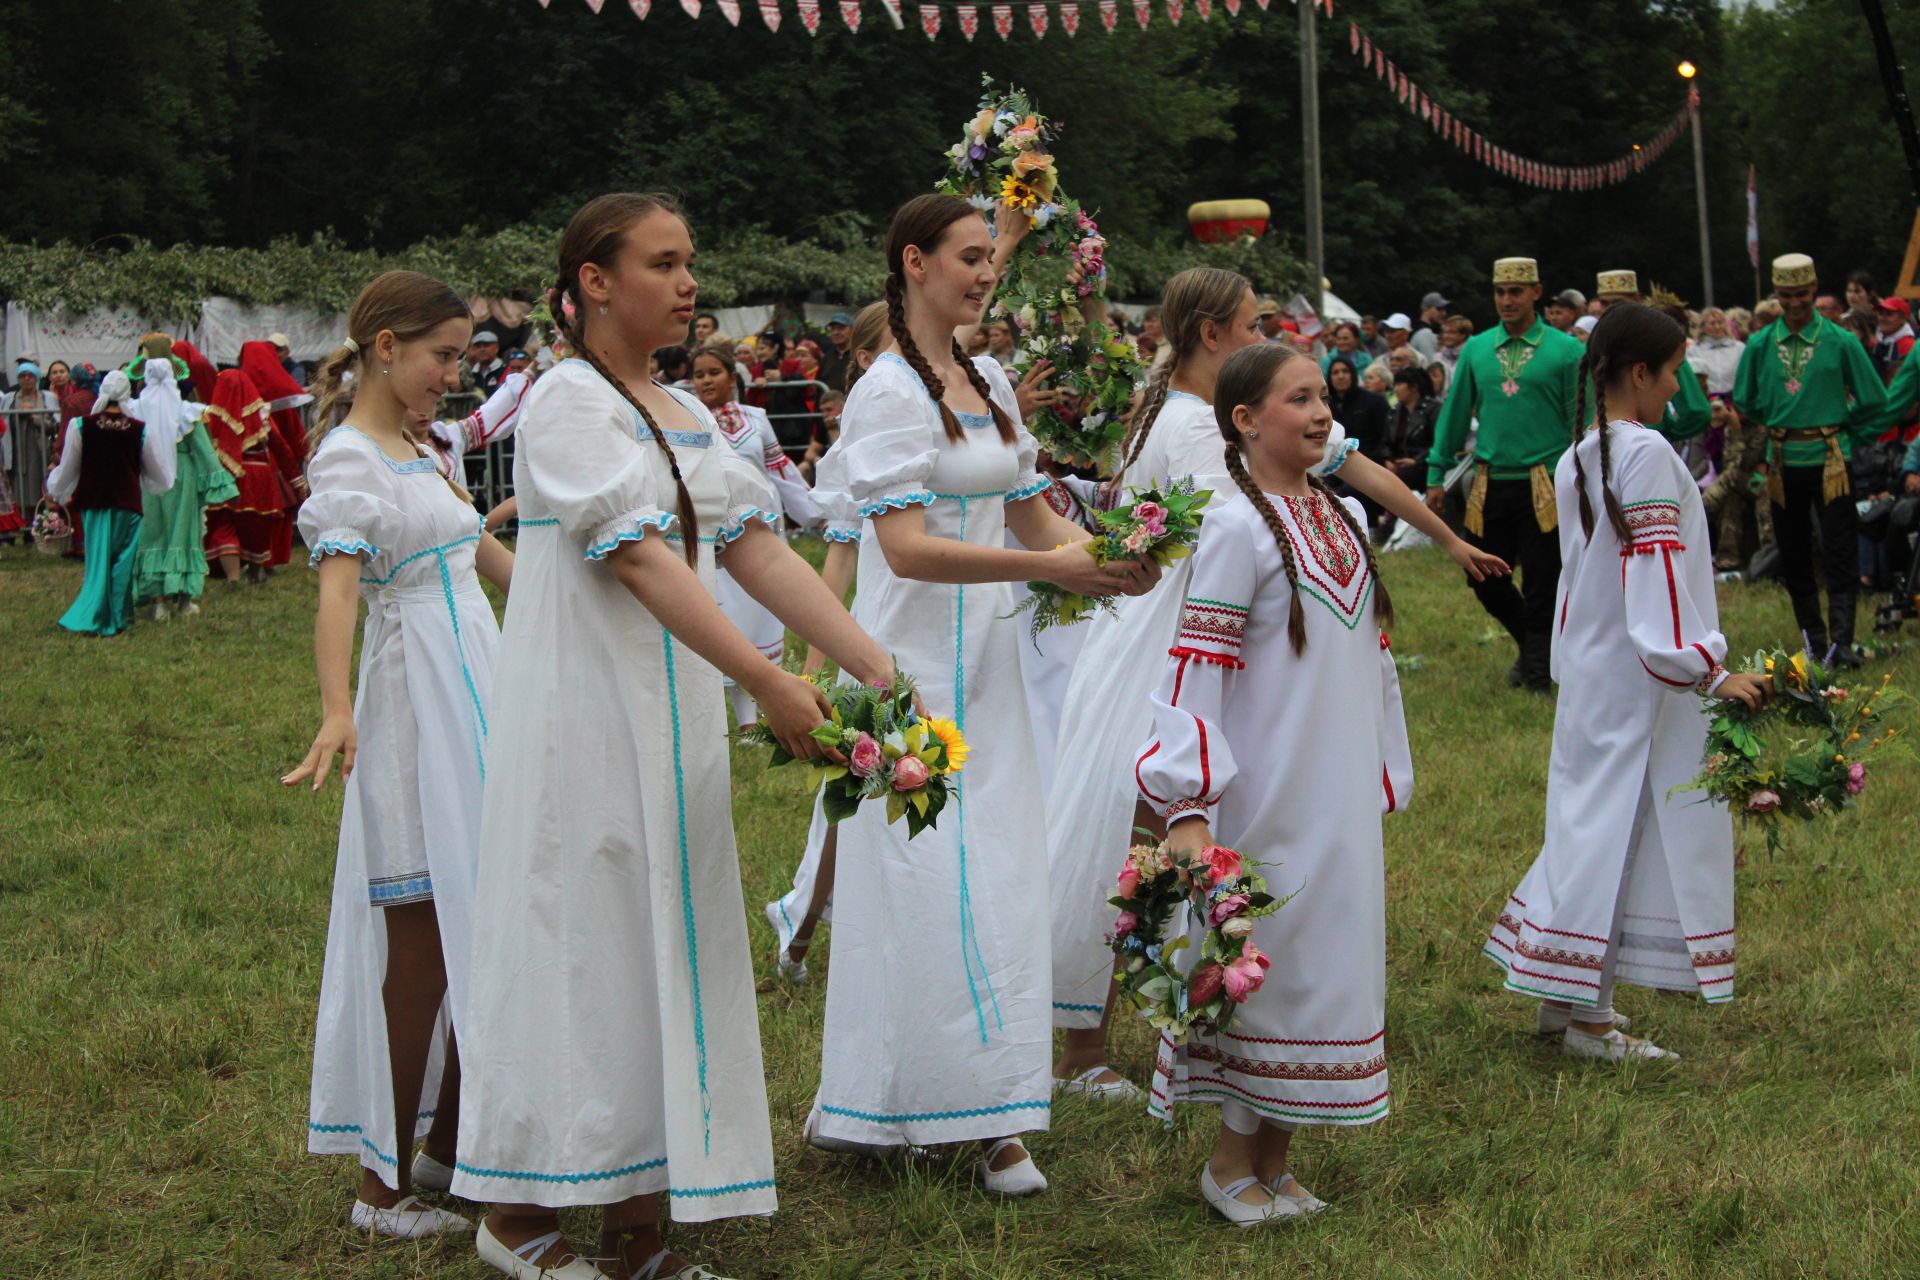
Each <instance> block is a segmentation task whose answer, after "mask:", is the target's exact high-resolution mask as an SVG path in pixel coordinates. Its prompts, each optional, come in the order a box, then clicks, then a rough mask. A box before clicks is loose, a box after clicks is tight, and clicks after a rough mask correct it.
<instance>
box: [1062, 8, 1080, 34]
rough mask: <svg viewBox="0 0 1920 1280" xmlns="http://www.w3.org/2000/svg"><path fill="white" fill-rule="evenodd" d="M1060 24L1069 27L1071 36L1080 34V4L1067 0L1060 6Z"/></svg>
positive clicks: (1068, 31) (1068, 32)
mask: <svg viewBox="0 0 1920 1280" xmlns="http://www.w3.org/2000/svg"><path fill="white" fill-rule="evenodd" d="M1060 25H1061V26H1063V27H1065V28H1066V29H1067V34H1068V35H1070V36H1076V35H1079V34H1080V6H1079V5H1077V4H1074V3H1073V0H1067V3H1066V4H1063V5H1061V6H1060Z"/></svg>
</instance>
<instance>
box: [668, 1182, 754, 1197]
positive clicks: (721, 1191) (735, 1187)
mask: <svg viewBox="0 0 1920 1280" xmlns="http://www.w3.org/2000/svg"><path fill="white" fill-rule="evenodd" d="M772 1189H773V1179H772V1178H762V1179H760V1180H759V1181H758V1182H730V1183H728V1184H727V1185H726V1186H724V1187H668V1188H667V1194H668V1195H670V1196H673V1197H675V1198H676V1199H687V1198H690V1197H694V1198H697V1197H700V1196H730V1195H734V1194H736V1193H738V1192H741V1191H771V1190H772Z"/></svg>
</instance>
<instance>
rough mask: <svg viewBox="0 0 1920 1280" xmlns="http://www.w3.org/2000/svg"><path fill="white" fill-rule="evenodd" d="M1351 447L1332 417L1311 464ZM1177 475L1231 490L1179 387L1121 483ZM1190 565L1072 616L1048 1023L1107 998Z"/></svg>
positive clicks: (1056, 814)
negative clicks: (1146, 768)
mask: <svg viewBox="0 0 1920 1280" xmlns="http://www.w3.org/2000/svg"><path fill="white" fill-rule="evenodd" d="M1353 448H1354V445H1353V442H1351V441H1349V440H1348V439H1347V437H1346V432H1345V430H1344V429H1343V428H1341V427H1340V425H1339V424H1338V423H1335V424H1334V428H1333V432H1332V434H1331V435H1329V436H1328V438H1327V455H1326V459H1325V460H1324V461H1323V462H1322V463H1321V465H1320V466H1319V467H1318V468H1316V472H1317V473H1318V474H1321V475H1327V474H1331V473H1332V472H1334V471H1336V470H1338V469H1339V467H1340V464H1341V463H1343V462H1345V461H1346V459H1347V455H1348V454H1349V453H1351V452H1352V450H1353ZM1188 478H1190V479H1192V481H1193V483H1194V485H1195V487H1196V488H1200V489H1211V490H1213V492H1214V495H1215V496H1214V501H1215V503H1218V502H1220V501H1222V500H1223V499H1224V498H1225V497H1226V496H1228V495H1230V494H1232V493H1233V492H1234V487H1233V479H1232V477H1230V476H1229V475H1228V474H1227V461H1226V441H1225V439H1224V438H1223V437H1222V436H1221V434H1220V427H1219V424H1218V423H1217V422H1216V421H1215V419H1214V416H1213V406H1212V405H1210V404H1208V403H1207V402H1206V401H1204V400H1202V399H1201V398H1200V397H1198V396H1194V395H1188V394H1187V393H1186V392H1184V391H1169V392H1168V393H1167V401H1166V404H1165V405H1164V406H1163V407H1162V408H1161V410H1160V416H1159V417H1158V418H1157V419H1156V420H1155V421H1154V424H1153V430H1152V431H1151V432H1150V433H1149V434H1148V436H1147V442H1146V444H1145V445H1144V446H1142V448H1141V450H1140V456H1139V457H1138V458H1136V459H1134V462H1133V465H1132V466H1130V467H1128V468H1127V471H1126V475H1125V477H1124V479H1123V482H1122V483H1123V485H1124V487H1126V488H1128V489H1136V488H1139V489H1144V488H1147V487H1148V486H1163V485H1168V484H1171V483H1173V482H1174V481H1176V480H1181V479H1188ZM1129 497H1130V495H1129ZM1205 527H1206V526H1205V525H1204V524H1203V525H1202V526H1201V528H1202V530H1203V531H1204V529H1205ZM1192 572H1193V560H1192V557H1188V558H1187V559H1185V560H1176V561H1174V563H1173V565H1172V566H1171V567H1170V568H1168V569H1167V570H1166V572H1164V573H1163V574H1162V575H1161V577H1160V582H1159V585H1158V586H1156V587H1155V588H1154V589H1153V590H1152V591H1149V592H1148V593H1147V594H1146V595H1143V596H1122V597H1120V598H1119V599H1117V600H1116V601H1115V602H1114V603H1115V608H1114V609H1113V611H1112V612H1108V611H1105V610H1102V611H1101V612H1098V613H1096V614H1094V616H1093V618H1092V620H1091V621H1090V622H1088V623H1085V624H1083V626H1084V628H1085V629H1086V631H1087V636H1086V641H1085V644H1084V646H1083V647H1082V649H1081V651H1080V656H1079V658H1078V660H1077V661H1076V663H1075V665H1074V669H1073V674H1072V676H1071V678H1070V679H1069V680H1068V683H1067V692H1066V700H1065V703H1064V707H1063V710H1062V711H1061V715H1060V726H1059V735H1058V742H1059V746H1058V749H1057V755H1058V756H1059V757H1060V758H1059V759H1056V761H1055V766H1054V770H1053V772H1054V775H1055V778H1056V781H1055V782H1054V783H1053V789H1052V791H1051V792H1050V793H1049V794H1048V797H1047V863H1048V868H1049V874H1050V876H1051V880H1052V886H1053V1023H1054V1025H1055V1026H1057V1027H1093V1026H1098V1025H1099V1023H1100V1013H1101V1010H1102V1008H1103V1007H1104V1006H1105V1003H1106V999H1107V983H1108V979H1109V978H1110V977H1111V976H1112V971H1113V967H1112V965H1111V963H1110V960H1111V956H1110V954H1109V953H1108V951H1107V946H1106V942H1105V938H1106V934H1107V931H1108V930H1109V929H1110V928H1112V926H1113V908H1111V907H1109V906H1108V905H1107V899H1108V898H1111V897H1112V896H1113V878H1114V876H1115V874H1116V873H1118V872H1119V870H1120V864H1121V862H1122V861H1123V860H1124V859H1125V857H1126V852H1127V846H1128V845H1129V844H1131V843H1132V842H1133V841H1132V835H1133V828H1134V802H1135V799H1136V797H1137V795H1138V790H1137V788H1136V786H1135V783H1134V778H1133V757H1134V755H1135V753H1136V752H1137V751H1138V749H1139V745H1140V743H1141V742H1142V741H1143V740H1144V739H1145V738H1146V737H1147V735H1148V734H1149V733H1150V732H1151V723H1152V711H1151V708H1150V707H1149V706H1148V702H1147V698H1148V695H1149V694H1151V693H1152V692H1153V687H1154V685H1155V684H1156V683H1158V682H1159V679H1160V673H1161V669H1162V667H1163V666H1164V664H1165V659H1166V655H1167V650H1168V649H1169V648H1170V647H1172V645H1173V643H1174V633H1175V632H1176V631H1177V630H1178V629H1179V624H1180V602H1181V600H1182V598H1183V597H1184V596H1185V595H1186V591H1187V582H1188V579H1189V577H1190V576H1191V574H1192ZM1063 764H1064V765H1065V767H1064V768H1063V767H1061V766H1062V765H1063Z"/></svg>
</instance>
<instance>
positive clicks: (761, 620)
mask: <svg viewBox="0 0 1920 1280" xmlns="http://www.w3.org/2000/svg"><path fill="white" fill-rule="evenodd" d="M693 393H694V395H696V396H698V397H699V399H700V403H701V404H703V405H705V406H706V409H707V412H708V413H711V414H712V415H713V421H714V424H715V425H716V426H717V427H718V428H719V431H720V438H721V439H722V440H725V441H726V442H727V444H728V446H729V447H730V448H732V449H733V451H734V452H735V453H737V454H739V455H740V457H741V458H742V459H743V460H744V461H745V462H746V463H747V465H749V466H751V467H753V468H754V469H755V470H757V471H759V472H760V474H761V475H762V476H763V477H764V478H765V479H766V481H767V483H768V484H769V485H771V486H772V488H773V491H774V493H775V495H777V496H778V498H779V511H780V512H782V513H784V514H785V516H786V518H787V520H789V521H791V522H792V523H793V524H794V525H797V526H799V527H801V528H806V527H808V526H810V525H813V524H816V523H818V522H819V520H820V508H819V507H818V506H816V505H815V504H814V501H813V493H812V490H810V489H809V488H808V487H807V482H806V480H805V478H804V477H802V476H801V474H800V468H798V467H796V466H794V465H793V459H791V458H789V457H788V456H787V451H786V450H785V449H783V448H781V447H780V440H779V437H777V436H775V435H774V433H773V420H772V419H770V418H768V417H767V411H766V410H765V409H757V408H755V407H754V406H753V405H750V404H741V403H740V402H739V401H737V400H735V399H734V372H733V353H732V352H731V351H729V350H727V349H726V348H725V347H705V348H702V349H701V350H699V351H696V352H695V353H694V356H693ZM774 528H775V529H782V528H784V525H782V524H781V523H780V522H778V521H777V520H776V522H775V524H774ZM724 567H725V566H724V564H723V565H722V568H724ZM714 595H715V596H716V597H718V599H719V601H720V610H721V612H722V613H725V614H726V615H727V621H729V622H731V623H733V625H734V626H736V627H738V628H739V629H740V633H741V634H742V635H744V636H746V637H747V639H749V640H751V641H753V647H754V648H756V649H758V650H759V651H760V652H761V654H762V655H763V656H765V657H766V659H767V660H768V661H769V662H778V661H780V658H781V655H782V654H783V653H784V652H785V651H786V643H787V629H786V628H785V627H783V626H781V625H780V619H778V618H776V617H774V616H773V614H772V613H771V612H770V611H769V610H768V609H767V608H766V606H765V605H762V604H761V603H760V602H759V601H757V600H755V599H754V598H753V597H752V596H750V595H748V594H747V593H746V591H745V590H743V589H742V588H741V586H740V584H739V583H737V582H735V581H734V580H733V575H732V574H730V573H722V574H721V575H720V576H719V578H717V579H716V580H715V582H714ZM727 700H728V702H729V703H730V704H731V705H732V707H733V722H734V723H735V724H736V725H738V726H740V727H741V728H743V729H744V728H747V727H748V726H750V725H751V724H753V722H754V721H755V720H756V719H758V718H759V709H758V708H757V707H755V706H754V705H753V698H752V697H751V696H750V695H749V694H748V693H747V691H746V690H745V689H742V688H741V687H740V686H739V685H737V684H734V683H733V682H732V681H728V682H727Z"/></svg>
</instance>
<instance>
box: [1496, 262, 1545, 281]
mask: <svg viewBox="0 0 1920 1280" xmlns="http://www.w3.org/2000/svg"><path fill="white" fill-rule="evenodd" d="M1493 282H1494V283H1495V284H1539V283H1540V264H1539V263H1538V262H1536V261H1534V260H1533V259H1532V258H1498V259H1496V260H1495V261H1494V264H1493Z"/></svg>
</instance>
